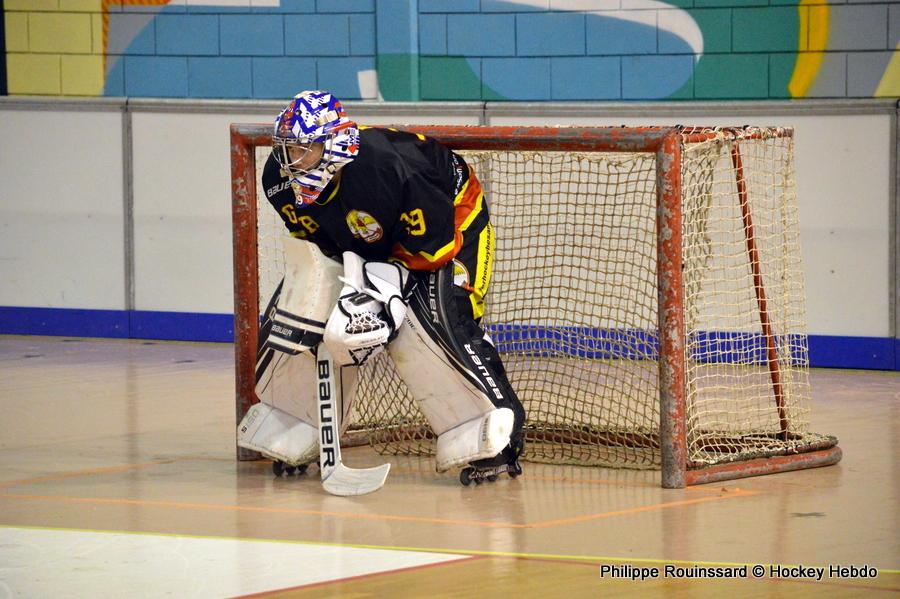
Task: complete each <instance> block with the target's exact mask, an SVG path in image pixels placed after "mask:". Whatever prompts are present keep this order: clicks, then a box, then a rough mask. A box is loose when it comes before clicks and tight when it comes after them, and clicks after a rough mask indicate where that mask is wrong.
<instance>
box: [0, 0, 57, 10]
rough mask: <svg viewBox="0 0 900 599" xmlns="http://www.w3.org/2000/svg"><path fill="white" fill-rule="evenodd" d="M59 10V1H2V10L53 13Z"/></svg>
mask: <svg viewBox="0 0 900 599" xmlns="http://www.w3.org/2000/svg"><path fill="white" fill-rule="evenodd" d="M57 8H59V0H3V10H6V11H10V10H16V11H30V10H34V11H41V12H46V11H48V10H49V11H53V10H56V9H57Z"/></svg>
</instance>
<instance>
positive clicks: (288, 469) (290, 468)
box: [284, 466, 297, 476]
mask: <svg viewBox="0 0 900 599" xmlns="http://www.w3.org/2000/svg"><path fill="white" fill-rule="evenodd" d="M296 471H297V467H296V466H287V467H285V469H284V473H285V474H286V475H288V476H292V475H293V474H294V473H295V472H296Z"/></svg>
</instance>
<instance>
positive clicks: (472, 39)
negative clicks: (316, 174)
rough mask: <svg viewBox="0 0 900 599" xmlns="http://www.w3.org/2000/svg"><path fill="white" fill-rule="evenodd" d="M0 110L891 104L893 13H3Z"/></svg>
mask: <svg viewBox="0 0 900 599" xmlns="http://www.w3.org/2000/svg"><path fill="white" fill-rule="evenodd" d="M4 7H5V15H4V17H5V30H6V36H5V37H6V60H7V69H8V88H9V93H10V94H47V95H85V96H99V95H107V96H155V97H190V98H284V97H288V96H290V95H293V94H294V93H295V92H296V91H298V90H300V89H304V88H326V89H330V90H332V91H333V92H334V93H335V94H337V95H338V96H339V97H342V98H346V99H358V98H365V99H369V98H377V97H379V96H380V97H382V98H384V99H387V100H556V101H565V100H663V99H666V100H671V99H680V100H693V99H696V100H718V99H768V98H792V97H793V98H804V97H832V98H835V97H836V98H860V97H863V98H865V97H878V96H897V95H900V51H898V42H900V0H892V1H881V2H880V1H878V0H838V1H830V2H829V1H826V0H799V1H798V0H669V1H668V2H662V1H660V0H377V1H376V0H280V1H279V0H219V1H216V0H208V1H206V2H203V1H202V0H172V1H171V2H167V1H166V0H29V1H26V0H5V2H4Z"/></svg>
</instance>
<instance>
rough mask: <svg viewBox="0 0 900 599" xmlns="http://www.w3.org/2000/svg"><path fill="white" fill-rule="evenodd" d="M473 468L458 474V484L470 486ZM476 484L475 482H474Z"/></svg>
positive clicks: (465, 469)
mask: <svg viewBox="0 0 900 599" xmlns="http://www.w3.org/2000/svg"><path fill="white" fill-rule="evenodd" d="M473 471H474V469H473V468H463V469H462V470H461V471H460V473H459V482H461V483H462V486H464V487H468V486H469V485H470V484H472V472H473ZM476 482H477V481H476Z"/></svg>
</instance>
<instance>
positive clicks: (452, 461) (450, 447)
mask: <svg viewBox="0 0 900 599" xmlns="http://www.w3.org/2000/svg"><path fill="white" fill-rule="evenodd" d="M514 420H515V417H514V416H513V413H512V410H510V409H509V408H497V409H495V410H491V411H490V412H488V413H487V414H485V415H484V416H481V417H479V418H475V419H473V420H469V421H468V422H463V423H462V424H459V425H457V426H455V427H454V428H451V429H450V430H448V431H445V432H444V433H443V434H441V435H440V436H438V440H437V456H436V461H437V471H438V472H444V471H446V470H449V469H450V468H453V467H454V466H462V465H464V464H468V463H469V462H474V461H476V460H481V459H484V458H492V457H494V456H496V455H497V454H499V453H501V452H502V451H503V450H504V448H506V446H507V445H509V439H510V435H511V434H512V431H513V422H514Z"/></svg>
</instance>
